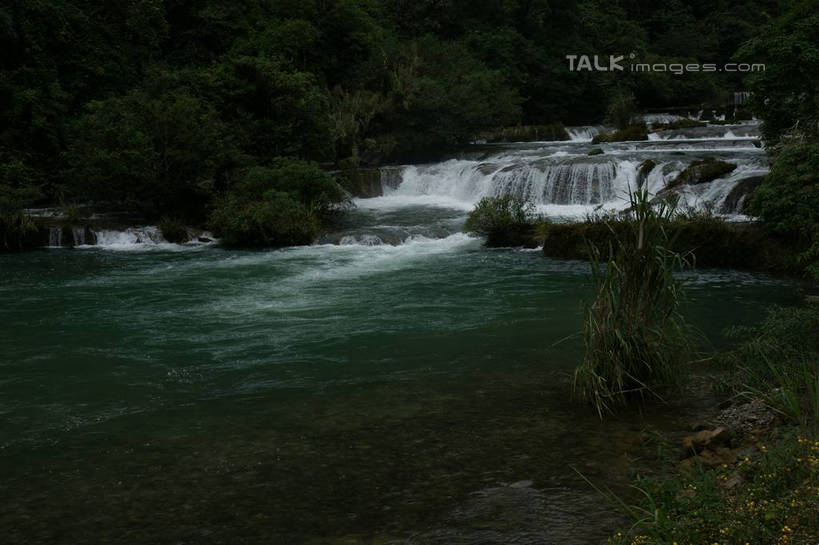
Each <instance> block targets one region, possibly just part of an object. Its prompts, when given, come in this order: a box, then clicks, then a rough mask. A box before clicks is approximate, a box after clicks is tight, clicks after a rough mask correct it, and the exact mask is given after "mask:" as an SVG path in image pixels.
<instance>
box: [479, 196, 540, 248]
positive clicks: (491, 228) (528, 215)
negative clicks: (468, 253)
mask: <svg viewBox="0 0 819 545" xmlns="http://www.w3.org/2000/svg"><path fill="white" fill-rule="evenodd" d="M464 228H465V229H466V231H468V232H470V233H476V234H479V235H482V236H485V237H486V245H487V246H490V247H501V246H530V247H531V246H536V243H535V240H534V234H535V217H534V207H533V206H532V204H531V203H527V202H524V201H522V200H520V199H517V198H515V197H511V196H506V197H484V198H483V199H481V200H480V202H479V203H478V204H477V205H476V206H475V208H474V210H472V212H470V213H469V217H467V219H466V225H465V226H464Z"/></svg>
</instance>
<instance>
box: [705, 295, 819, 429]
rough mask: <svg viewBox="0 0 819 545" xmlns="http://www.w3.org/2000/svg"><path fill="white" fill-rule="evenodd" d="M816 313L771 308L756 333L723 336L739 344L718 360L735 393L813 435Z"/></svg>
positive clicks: (817, 379) (816, 423)
mask: <svg viewBox="0 0 819 545" xmlns="http://www.w3.org/2000/svg"><path fill="white" fill-rule="evenodd" d="M817 331H819V307H817V306H810V307H804V308H782V307H774V308H771V309H770V310H769V311H768V313H767V315H766V316H765V319H764V320H763V322H762V323H761V324H760V325H759V326H756V327H735V328H732V329H730V330H729V334H730V335H731V336H733V337H734V338H740V339H743V341H744V342H743V343H742V344H741V345H740V346H739V347H737V348H736V349H735V350H733V351H732V352H730V353H728V354H725V355H722V357H721V360H722V361H723V362H727V363H728V365H729V368H730V369H731V378H730V379H729V380H730V385H731V386H732V387H733V389H734V390H735V391H736V392H737V393H743V392H748V391H751V392H755V393H756V395H759V396H760V397H762V398H763V399H765V400H766V401H767V402H768V403H769V404H770V405H771V406H772V407H774V408H775V409H777V410H778V411H779V413H780V414H781V415H782V416H783V417H785V418H787V419H788V420H790V421H791V422H792V423H794V424H799V425H802V426H804V427H807V428H810V429H813V430H814V431H817V430H819V367H818V366H819V335H817Z"/></svg>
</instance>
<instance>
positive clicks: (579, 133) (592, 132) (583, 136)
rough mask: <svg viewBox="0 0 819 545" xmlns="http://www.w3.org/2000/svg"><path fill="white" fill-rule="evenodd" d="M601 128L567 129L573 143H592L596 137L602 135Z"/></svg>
mask: <svg viewBox="0 0 819 545" xmlns="http://www.w3.org/2000/svg"><path fill="white" fill-rule="evenodd" d="M600 131H601V128H600V127H595V126H585V127H566V132H567V133H568V135H569V140H571V141H572V142H591V141H592V140H593V139H594V137H595V136H597V135H598V134H600Z"/></svg>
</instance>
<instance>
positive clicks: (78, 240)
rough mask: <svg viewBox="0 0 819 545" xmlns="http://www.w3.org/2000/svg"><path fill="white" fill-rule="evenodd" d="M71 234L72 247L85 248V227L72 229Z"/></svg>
mask: <svg viewBox="0 0 819 545" xmlns="http://www.w3.org/2000/svg"><path fill="white" fill-rule="evenodd" d="M71 234H72V235H73V236H74V246H85V227H73V228H72V229H71Z"/></svg>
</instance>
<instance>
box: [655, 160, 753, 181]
mask: <svg viewBox="0 0 819 545" xmlns="http://www.w3.org/2000/svg"><path fill="white" fill-rule="evenodd" d="M736 168H737V166H736V165H735V164H734V163H727V162H725V161H720V160H718V159H714V158H713V157H706V158H705V159H702V160H699V161H694V162H693V163H691V164H690V165H688V168H686V169H685V170H683V171H682V172H681V173H680V175H679V176H677V178H676V179H675V180H674V181H672V182H671V183H670V184H668V187H667V188H668V189H671V188H674V187H678V186H681V185H698V184H706V183H708V182H712V181H714V180H716V179H717V178H722V177H723V176H725V175H726V174H730V173H731V172H733V171H734V170H736Z"/></svg>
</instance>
